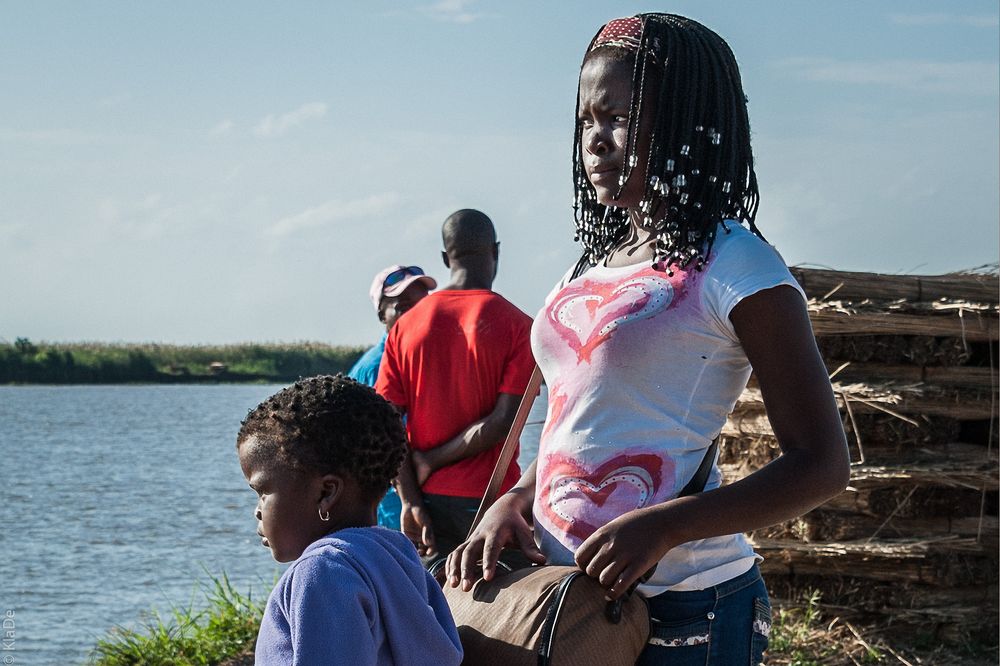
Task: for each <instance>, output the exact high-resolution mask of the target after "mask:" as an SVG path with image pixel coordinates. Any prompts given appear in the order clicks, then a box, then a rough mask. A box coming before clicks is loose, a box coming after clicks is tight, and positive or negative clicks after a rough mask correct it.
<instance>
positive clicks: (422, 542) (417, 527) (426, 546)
mask: <svg viewBox="0 0 1000 666" xmlns="http://www.w3.org/2000/svg"><path fill="white" fill-rule="evenodd" d="M399 529H400V531H401V532H402V533H403V534H405V535H406V538H407V539H409V540H410V541H411V542H413V545H414V546H416V548H417V552H418V553H419V554H420V555H421V556H424V557H427V556H431V555H437V544H436V543H435V540H434V529H433V526H432V525H431V516H430V514H429V513H428V512H427V509H426V508H425V507H424V505H423V504H410V503H408V502H403V503H402V508H401V510H400V513H399Z"/></svg>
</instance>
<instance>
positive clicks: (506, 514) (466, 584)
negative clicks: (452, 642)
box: [445, 470, 545, 592]
mask: <svg viewBox="0 0 1000 666" xmlns="http://www.w3.org/2000/svg"><path fill="white" fill-rule="evenodd" d="M532 471H534V470H532ZM530 511H531V498H530V496H528V493H526V492H525V490H524V489H523V488H514V489H513V490H510V491H508V492H507V493H505V494H504V495H502V496H501V497H500V498H499V499H498V500H497V501H496V503H495V504H494V505H493V506H492V507H490V509H489V511H487V512H486V515H485V516H483V520H482V522H480V523H479V525H478V526H477V527H476V530H475V531H474V532H473V533H472V535H471V536H470V537H469V538H468V539H467V540H466V541H465V543H463V544H461V545H460V546H459V547H458V548H456V549H455V550H454V551H452V553H451V554H450V555H448V563H447V564H446V565H445V572H446V574H447V580H448V584H450V585H451V586H452V587H458V585H459V583H461V584H462V590H464V591H465V592H468V591H469V590H471V589H472V584H473V583H474V582H475V581H476V579H478V578H479V566H480V562H482V572H483V578H485V579H486V580H491V579H492V578H493V574H494V573H496V568H497V561H498V560H499V559H500V553H501V551H503V549H504V548H519V549H520V550H521V552H523V553H524V554H525V556H526V557H527V558H528V559H529V560H531V561H532V562H537V563H538V564H544V563H545V555H543V554H542V551H540V550H539V549H538V546H536V545H535V538H534V535H533V533H532V529H531V525H529V524H528V520H527V518H525V516H526V515H528V513H529V512H530Z"/></svg>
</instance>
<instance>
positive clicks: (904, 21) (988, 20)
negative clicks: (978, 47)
mask: <svg viewBox="0 0 1000 666" xmlns="http://www.w3.org/2000/svg"><path fill="white" fill-rule="evenodd" d="M889 20H890V21H892V22H893V23H895V24H897V25H964V26H967V27H971V28H995V27H997V26H1000V16H997V15H996V14H992V15H991V14H975V15H973V14H945V13H943V12H938V13H932V14H892V15H890V16H889Z"/></svg>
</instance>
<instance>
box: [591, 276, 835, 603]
mask: <svg viewBox="0 0 1000 666" xmlns="http://www.w3.org/2000/svg"><path fill="white" fill-rule="evenodd" d="M729 319H730V321H731V322H732V323H733V327H734V328H735V330H736V334H737V336H739V339H740V343H741V344H742V345H743V349H744V351H745V352H746V355H747V358H748V359H749V360H750V364H751V365H752V366H753V368H754V371H755V372H756V375H757V381H758V383H759V385H760V391H761V395H762V396H763V398H764V406H765V407H766V409H767V415H768V418H769V420H770V421H771V426H772V429H773V430H774V434H775V436H776V437H777V440H778V444H779V446H780V447H781V455H780V456H779V457H778V459H777V460H774V461H773V462H771V463H770V464H768V465H767V466H766V467H764V468H762V469H760V470H758V471H756V472H754V473H753V474H750V475H749V476H747V477H745V478H743V479H740V480H739V481H737V482H735V483H733V484H731V485H728V486H724V487H722V488H718V489H716V490H712V491H709V492H705V493H701V494H698V495H692V496H688V497H681V498H677V499H674V500H671V501H669V502H665V503H663V504H658V505H655V506H650V507H645V508H642V509H638V510H636V511H631V512H629V513H627V514H625V515H623V516H620V517H619V518H617V519H615V520H613V521H611V522H610V523H608V524H607V525H604V526H603V527H601V528H600V529H598V530H597V531H596V532H594V534H593V535H591V536H590V538H588V539H587V540H586V541H584V543H583V544H581V546H580V548H579V549H578V550H577V553H576V562H577V564H578V565H579V566H580V567H581V568H582V569H584V570H585V571H586V572H587V574H588V575H590V576H593V577H594V578H597V579H598V580H599V581H600V583H601V585H603V586H604V587H605V588H607V589H608V596H609V597H610V598H616V597H618V596H619V595H621V593H622V592H623V591H624V590H626V589H627V588H628V587H629V586H630V585H631V584H632V583H633V582H634V581H635V580H637V579H638V578H639V576H641V575H642V574H643V573H644V572H645V571H647V570H648V569H649V568H650V567H652V566H653V565H654V564H655V563H656V562H658V561H659V560H660V559H661V558H662V557H663V555H664V554H666V552H667V551H669V550H670V549H671V548H673V547H675V546H678V545H680V544H682V543H686V542H688V541H694V540H697V539H705V538H708V537H713V536H721V535H725V534H734V533H738V532H748V531H750V530H754V529H757V528H760V527H766V526H768V525H774V524H775V523H780V522H782V521H785V520H790V519H792V518H795V517H796V516H800V515H802V514H803V513H805V512H807V511H809V510H810V509H812V508H814V507H816V506H818V505H820V504H822V503H823V502H824V501H826V500H827V499H829V498H831V497H833V496H834V495H837V494H838V493H840V492H841V491H842V490H843V489H844V487H845V486H846V485H847V482H848V480H849V478H850V458H849V456H848V452H847V440H846V438H845V436H844V428H843V425H842V423H841V420H840V414H839V411H838V409H837V403H836V400H835V399H834V396H833V390H832V389H831V387H830V380H829V377H828V375H827V371H826V366H824V365H823V360H822V358H821V357H820V354H819V351H818V350H817V348H816V340H815V338H814V337H813V333H812V328H811V326H810V324H809V314H808V312H807V310H806V307H805V303H804V302H803V300H802V296H801V295H800V294H799V293H798V292H797V291H796V290H795V289H794V288H792V287H790V286H788V285H780V286H777V287H773V288H771V289H766V290H764V291H760V292H757V293H756V294H753V295H752V296H749V297H747V298H745V299H743V300H742V301H740V303H739V304H737V305H736V307H734V308H733V310H732V313H731V314H730V317H729Z"/></svg>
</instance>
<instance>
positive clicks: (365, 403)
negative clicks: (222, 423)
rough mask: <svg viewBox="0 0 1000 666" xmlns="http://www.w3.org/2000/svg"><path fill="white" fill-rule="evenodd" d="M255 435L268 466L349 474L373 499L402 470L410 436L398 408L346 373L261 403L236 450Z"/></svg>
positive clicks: (247, 422)
mask: <svg viewBox="0 0 1000 666" xmlns="http://www.w3.org/2000/svg"><path fill="white" fill-rule="evenodd" d="M250 437H256V438H257V440H258V441H259V442H260V443H261V444H262V445H263V446H264V447H265V448H264V449H263V453H264V455H268V456H269V457H270V460H269V461H267V462H266V463H265V464H267V463H271V464H274V463H277V464H282V465H290V466H291V467H293V468H296V469H299V470H303V471H309V472H317V473H319V474H329V473H340V474H344V475H347V476H350V477H351V478H353V479H354V480H355V481H357V483H358V485H359V486H360V487H361V489H362V491H363V492H365V493H366V494H368V495H369V496H370V497H371V498H372V499H378V498H380V497H381V496H382V495H383V494H384V493H385V491H386V488H388V486H389V482H390V481H391V480H392V479H393V478H394V477H395V476H396V474H397V473H398V472H399V465H400V464H401V463H402V461H403V456H404V455H405V454H406V432H405V430H404V429H403V422H402V419H401V418H400V415H399V413H398V412H397V411H396V409H395V408H394V407H393V406H392V405H391V404H389V403H388V402H387V401H386V400H384V399H383V398H382V397H380V396H379V395H378V394H376V393H375V391H374V390H372V389H371V388H369V387H367V386H364V385H363V384H359V383H358V382H356V381H354V380H353V379H349V378H347V377H344V376H342V375H336V376H332V375H320V376H318V377H309V378H307V379H300V380H299V381H297V382H295V384H293V385H292V386H289V387H288V388H285V389H283V390H281V391H279V392H278V393H275V394H274V395H272V396H271V397H270V398H268V399H267V400H265V401H264V402H262V403H260V404H259V405H257V407H256V409H254V410H252V411H251V412H250V413H249V414H248V415H247V417H246V419H244V420H243V423H242V425H241V427H240V432H239V435H238V436H237V438H236V447H237V449H238V448H239V447H240V445H241V444H243V442H245V441H246V440H247V439H249V438H250Z"/></svg>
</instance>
